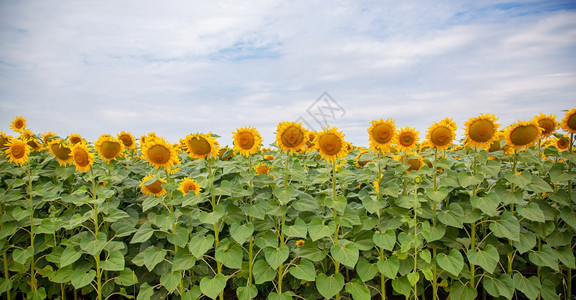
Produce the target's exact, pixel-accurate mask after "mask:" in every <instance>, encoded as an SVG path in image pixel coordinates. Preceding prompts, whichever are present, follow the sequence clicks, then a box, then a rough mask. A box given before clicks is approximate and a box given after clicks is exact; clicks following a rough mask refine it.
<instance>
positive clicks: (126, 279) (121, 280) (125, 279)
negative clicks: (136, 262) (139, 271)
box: [114, 268, 138, 286]
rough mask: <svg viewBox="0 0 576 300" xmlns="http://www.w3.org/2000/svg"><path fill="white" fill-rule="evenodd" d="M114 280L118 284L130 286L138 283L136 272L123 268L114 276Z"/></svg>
mask: <svg viewBox="0 0 576 300" xmlns="http://www.w3.org/2000/svg"><path fill="white" fill-rule="evenodd" d="M114 282H115V283H116V284H118V285H123V286H131V285H135V284H136V283H138V277H136V273H134V271H132V270H130V269H128V268H125V269H124V270H122V271H120V273H118V276H116V279H114Z"/></svg>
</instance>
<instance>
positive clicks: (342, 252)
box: [330, 242, 359, 268]
mask: <svg viewBox="0 0 576 300" xmlns="http://www.w3.org/2000/svg"><path fill="white" fill-rule="evenodd" d="M330 254H332V258H334V260H336V261H337V262H339V263H341V264H343V265H345V266H347V267H350V268H354V266H355V265H356V262H357V261H358V257H359V251H358V247H356V245H355V244H354V243H352V242H348V243H341V244H338V245H332V247H330Z"/></svg>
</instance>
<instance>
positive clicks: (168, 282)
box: [160, 271, 182, 293]
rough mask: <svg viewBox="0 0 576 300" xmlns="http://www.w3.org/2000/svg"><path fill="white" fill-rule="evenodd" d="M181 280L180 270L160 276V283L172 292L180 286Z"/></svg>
mask: <svg viewBox="0 0 576 300" xmlns="http://www.w3.org/2000/svg"><path fill="white" fill-rule="evenodd" d="M180 280H182V273H181V272H180V271H174V272H170V273H164V274H162V276H160V284H162V286H164V287H165V288H166V290H167V291H168V292H169V293H172V292H173V291H174V290H175V289H176V287H178V284H179V283H180Z"/></svg>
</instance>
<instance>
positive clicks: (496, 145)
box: [488, 130, 506, 152]
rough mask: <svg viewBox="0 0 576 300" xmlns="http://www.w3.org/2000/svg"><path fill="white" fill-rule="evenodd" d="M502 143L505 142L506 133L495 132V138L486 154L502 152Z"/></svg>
mask: <svg viewBox="0 0 576 300" xmlns="http://www.w3.org/2000/svg"><path fill="white" fill-rule="evenodd" d="M502 141H506V131H505V130H498V131H497V132H496V138H495V139H494V141H493V142H492V144H490V148H488V152H495V151H498V150H503V149H504V147H503V146H502Z"/></svg>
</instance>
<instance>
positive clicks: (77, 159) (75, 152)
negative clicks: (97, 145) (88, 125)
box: [72, 142, 94, 172]
mask: <svg viewBox="0 0 576 300" xmlns="http://www.w3.org/2000/svg"><path fill="white" fill-rule="evenodd" d="M72 159H73V161H72V162H73V163H74V166H76V170H77V171H83V172H86V171H88V170H90V167H91V166H92V164H93V163H94V155H93V154H92V152H91V151H90V149H89V148H88V144H87V143H85V142H81V143H78V144H75V145H74V146H72Z"/></svg>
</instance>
